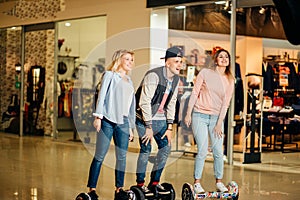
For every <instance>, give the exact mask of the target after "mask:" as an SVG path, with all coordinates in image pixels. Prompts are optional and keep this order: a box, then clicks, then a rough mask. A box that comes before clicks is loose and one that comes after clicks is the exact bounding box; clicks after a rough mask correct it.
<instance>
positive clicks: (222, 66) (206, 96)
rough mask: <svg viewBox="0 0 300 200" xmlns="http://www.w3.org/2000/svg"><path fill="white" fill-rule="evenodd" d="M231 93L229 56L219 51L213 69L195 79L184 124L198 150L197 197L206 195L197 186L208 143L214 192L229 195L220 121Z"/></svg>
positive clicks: (215, 55)
mask: <svg viewBox="0 0 300 200" xmlns="http://www.w3.org/2000/svg"><path fill="white" fill-rule="evenodd" d="M233 90H234V77H233V75H232V74H231V72H230V55H229V52H228V51H227V50H225V49H220V50H218V51H217V52H216V53H215V54H214V56H213V64H212V66H211V67H210V68H203V69H202V70H201V71H200V72H199V74H198V75H197V78H196V82H195V85H194V88H193V91H192V94H191V97H190V100H189V104H188V109H187V114H186V117H185V120H184V121H185V123H186V125H187V126H190V125H192V129H193V133H194V137H195V140H196V143H197V147H198V151H197V156H196V159H195V169H194V179H195V180H194V189H195V192H196V193H202V192H205V190H204V189H203V188H202V186H201V184H200V179H201V177H202V172H203V167H204V162H205V158H206V155H207V149H208V141H209V139H210V143H211V148H212V151H213V157H214V175H215V178H216V188H217V190H218V191H220V192H226V191H228V189H227V188H226V187H225V186H224V184H223V183H222V178H223V167H224V161H223V140H224V134H223V130H224V125H223V121H224V118H225V116H226V112H227V110H228V107H229V104H230V100H231V97H232V94H233ZM208 137H209V138H208Z"/></svg>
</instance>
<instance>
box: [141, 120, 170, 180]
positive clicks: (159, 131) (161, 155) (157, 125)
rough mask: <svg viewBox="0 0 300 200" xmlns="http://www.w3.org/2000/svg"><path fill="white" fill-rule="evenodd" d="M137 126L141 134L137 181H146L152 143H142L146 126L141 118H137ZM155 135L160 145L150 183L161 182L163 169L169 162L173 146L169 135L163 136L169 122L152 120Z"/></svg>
mask: <svg viewBox="0 0 300 200" xmlns="http://www.w3.org/2000/svg"><path fill="white" fill-rule="evenodd" d="M136 128H137V132H138V134H139V143H140V153H139V157H138V161H137V171H136V182H137V183H138V184H139V183H144V182H145V176H146V169H147V163H148V159H149V155H150V153H151V148H152V147H151V143H150V142H149V143H148V144H147V145H145V143H142V139H141V138H142V137H143V136H144V135H145V132H146V127H145V125H144V123H143V122H142V121H141V120H140V119H136ZM152 130H153V135H154V136H153V137H154V139H155V141H156V143H157V146H158V152H157V155H156V159H155V161H154V164H153V168H152V171H151V179H150V184H152V183H153V182H159V181H160V177H161V174H162V171H163V169H164V167H165V165H166V163H167V159H168V156H169V154H170V151H171V147H170V146H169V145H168V139H167V137H164V138H163V139H162V138H161V137H162V136H163V135H164V134H165V132H166V130H167V122H166V121H165V120H153V121H152Z"/></svg>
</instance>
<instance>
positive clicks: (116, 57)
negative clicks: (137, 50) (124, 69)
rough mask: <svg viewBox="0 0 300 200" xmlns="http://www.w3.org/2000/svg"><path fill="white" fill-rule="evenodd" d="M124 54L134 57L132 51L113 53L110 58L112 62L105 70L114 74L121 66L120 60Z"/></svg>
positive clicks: (123, 50)
mask: <svg viewBox="0 0 300 200" xmlns="http://www.w3.org/2000/svg"><path fill="white" fill-rule="evenodd" d="M125 54H131V55H132V56H133V55H134V53H133V51H129V50H126V49H120V50H117V51H115V53H114V55H113V56H112V62H111V64H110V65H109V66H108V67H107V70H108V71H113V72H116V71H117V70H118V68H119V66H120V64H121V58H122V56H123V55H125Z"/></svg>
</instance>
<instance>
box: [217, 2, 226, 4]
mask: <svg viewBox="0 0 300 200" xmlns="http://www.w3.org/2000/svg"><path fill="white" fill-rule="evenodd" d="M225 3H226V1H216V2H215V4H225Z"/></svg>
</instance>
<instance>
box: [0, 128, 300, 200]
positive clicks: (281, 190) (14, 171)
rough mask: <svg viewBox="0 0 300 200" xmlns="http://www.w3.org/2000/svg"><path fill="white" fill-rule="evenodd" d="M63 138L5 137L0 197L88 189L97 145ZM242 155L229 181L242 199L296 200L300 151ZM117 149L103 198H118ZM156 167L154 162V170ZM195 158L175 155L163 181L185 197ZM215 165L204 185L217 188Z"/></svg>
mask: <svg viewBox="0 0 300 200" xmlns="http://www.w3.org/2000/svg"><path fill="white" fill-rule="evenodd" d="M61 137H62V136H60V137H59V138H58V139H57V140H54V139H52V138H50V137H33V136H24V137H22V138H20V137H18V136H16V135H12V134H7V133H0V157H1V163H0V177H1V178H0V180H1V181H0V184H1V185H0V186H1V187H0V199H1V200H17V199H18V200H20V199H22V200H23V199H24V200H27V199H28V200H48V199H49V200H50V199H51V200H52V199H55V200H72V199H75V197H76V195H77V194H78V193H80V192H83V191H87V188H86V182H87V176H88V170H89V165H90V162H91V160H92V157H93V147H94V146H93V145H92V144H88V145H86V144H84V143H82V142H74V141H68V140H62V139H61ZM136 158H137V153H136V152H134V151H131V152H129V153H128V158H127V161H128V164H127V173H126V180H125V185H126V188H129V187H130V186H131V185H133V184H135V174H134V171H135V163H136ZM242 162H243V159H242V154H241V153H235V154H234V164H233V165H228V164H225V172H224V182H229V181H231V180H234V181H236V182H237V183H238V185H239V189H240V197H239V199H240V200H253V199H258V200H276V199H278V200H279V199H284V200H296V199H299V196H300V191H299V188H300V153H281V152H267V153H262V163H253V164H242ZM113 167H114V151H113V148H111V150H110V151H109V153H108V155H107V156H106V160H105V163H104V166H103V168H102V171H101V174H100V178H99V183H98V187H97V192H98V193H99V194H100V199H101V200H112V199H113V194H114V189H113V188H114V178H113V177H114V169H113ZM150 167H151V164H149V169H150ZM193 168H194V157H193V156H191V155H182V153H180V152H172V153H171V156H170V158H169V160H168V164H167V167H166V169H165V171H164V172H163V176H162V181H163V182H170V183H172V184H173V187H174V188H175V191H176V199H178V200H179V199H181V189H182V185H183V184H184V183H185V182H190V183H191V182H192V181H193ZM212 169H213V162H212V161H211V159H208V160H207V162H206V164H205V169H204V175H203V179H202V185H203V187H204V188H205V189H206V190H214V178H213V170H212ZM147 180H148V179H147Z"/></svg>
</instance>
